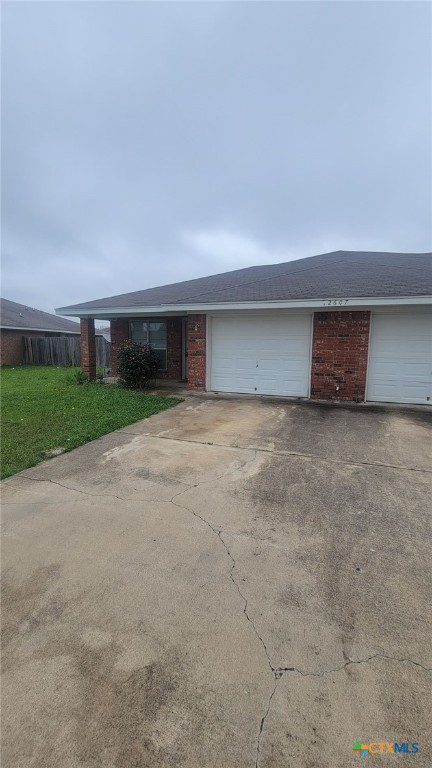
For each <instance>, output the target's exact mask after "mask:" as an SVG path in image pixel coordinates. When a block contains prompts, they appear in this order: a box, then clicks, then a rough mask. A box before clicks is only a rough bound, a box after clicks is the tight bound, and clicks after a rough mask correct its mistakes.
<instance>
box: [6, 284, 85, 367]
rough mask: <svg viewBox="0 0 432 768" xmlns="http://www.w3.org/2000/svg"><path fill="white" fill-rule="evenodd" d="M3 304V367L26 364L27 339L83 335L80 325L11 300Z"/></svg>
mask: <svg viewBox="0 0 432 768" xmlns="http://www.w3.org/2000/svg"><path fill="white" fill-rule="evenodd" d="M0 302H1V318H0V333H1V345H0V364H1V365H20V364H21V363H23V362H24V341H23V337H24V336H38V337H40V336H51V337H52V336H70V335H74V336H78V335H79V333H80V326H79V323H73V322H72V321H71V320H66V319H65V318H63V317H57V316H56V315H50V314H49V313H48V312H42V311H41V310H40V309H33V308H32V307H26V306H25V305H24V304H17V303H16V302H15V301H9V300H8V299H0Z"/></svg>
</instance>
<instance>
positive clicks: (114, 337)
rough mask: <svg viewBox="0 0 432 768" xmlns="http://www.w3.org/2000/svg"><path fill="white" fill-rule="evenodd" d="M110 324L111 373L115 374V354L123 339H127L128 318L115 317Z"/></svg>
mask: <svg viewBox="0 0 432 768" xmlns="http://www.w3.org/2000/svg"><path fill="white" fill-rule="evenodd" d="M110 326H111V373H112V375H113V376H116V375H117V354H118V351H119V348H120V346H121V345H122V343H123V342H124V341H127V340H128V339H129V320H128V318H127V317H115V318H113V319H112V320H111V321H110Z"/></svg>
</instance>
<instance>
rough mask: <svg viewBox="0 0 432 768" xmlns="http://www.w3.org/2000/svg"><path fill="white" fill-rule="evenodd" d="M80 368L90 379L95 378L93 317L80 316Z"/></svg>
mask: <svg viewBox="0 0 432 768" xmlns="http://www.w3.org/2000/svg"><path fill="white" fill-rule="evenodd" d="M80 325H81V368H82V369H83V371H84V373H85V375H86V376H87V378H88V379H90V381H94V380H95V378H96V337H95V322H94V318H93V317H82V318H81V323H80Z"/></svg>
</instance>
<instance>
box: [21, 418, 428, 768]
mask: <svg viewBox="0 0 432 768" xmlns="http://www.w3.org/2000/svg"><path fill="white" fill-rule="evenodd" d="M129 434H133V433H129ZM154 437H157V438H159V439H164V440H173V441H175V442H191V443H198V444H201V445H209V446H211V445H214V446H215V447H221V448H231V449H233V450H241V451H253V453H254V455H253V457H252V459H249V460H248V461H246V462H245V463H244V464H243V465H242V466H241V469H242V470H243V469H244V468H245V467H247V465H248V464H250V463H253V462H254V461H256V459H257V457H258V454H259V453H274V454H276V455H285V456H295V457H299V458H314V459H318V460H321V461H329V462H333V463H338V464H345V465H354V466H362V465H365V466H371V467H383V468H388V469H399V470H407V471H413V472H427V473H430V472H432V470H428V469H418V468H414V467H404V466H399V465H392V464H383V463H381V462H356V461H346V460H341V459H332V458H328V457H323V456H318V455H316V454H305V453H297V452H294V451H283V450H272V449H266V448H255V447H252V446H248V447H241V446H238V445H236V446H226V445H223V444H219V443H214V442H202V441H199V440H179V439H176V438H173V437H168V436H167V437H165V436H163V435H155V436H154ZM235 471H236V470H233V469H232V468H230V469H229V470H228V471H226V472H223V473H222V474H221V475H219V476H217V477H214V478H211V479H209V480H204V481H202V482H200V483H194V484H186V483H183V482H182V484H183V485H185V486H186V487H185V488H183V489H182V490H181V491H179V492H178V493H175V494H174V495H173V496H172V497H171V499H167V500H163V501H162V502H161V503H171V504H173V505H174V506H177V507H178V508H179V509H183V510H186V511H187V512H189V513H190V514H192V515H193V516H194V517H196V518H197V519H199V520H200V521H201V522H202V523H204V524H205V525H206V526H207V527H208V528H209V529H210V530H211V531H212V533H213V534H215V535H216V536H217V537H218V539H219V541H220V542H221V544H222V546H223V548H224V550H225V552H226V554H227V556H228V557H229V559H230V561H231V566H230V570H229V575H230V579H231V581H232V583H233V585H234V587H235V589H236V591H237V592H238V595H239V597H240V598H241V600H242V602H243V603H244V605H243V613H244V615H245V617H246V620H247V621H248V623H249V624H250V625H251V627H252V630H253V632H254V634H255V636H256V638H257V639H258V641H259V642H260V644H261V646H262V648H263V650H264V653H265V656H266V660H267V664H268V666H269V669H270V671H271V674H272V675H273V687H272V690H271V693H270V696H269V698H268V701H267V707H266V710H265V712H264V715H263V717H262V718H261V721H260V726H259V731H258V737H257V744H256V759H255V768H259V763H260V755H261V741H262V736H263V733H264V728H265V723H266V720H267V717H268V716H269V714H270V710H271V705H272V701H273V698H274V695H275V693H276V690H277V686H278V682H279V680H280V679H281V678H282V677H283V676H284V675H285V674H286V673H288V672H294V673H297V674H299V675H301V676H302V677H318V678H322V677H324V676H325V675H328V674H333V673H337V672H341V671H342V670H344V669H346V668H347V667H348V666H350V665H353V664H368V663H369V662H370V661H372V660H373V659H376V658H383V659H387V660H389V661H395V662H398V663H409V664H413V665H415V666H417V667H420V668H421V669H423V670H425V671H427V672H430V671H432V668H431V667H426V666H424V665H423V664H421V663H420V662H417V661H414V660H412V659H409V658H399V657H396V656H390V655H387V654H383V653H376V654H373V655H371V656H369V657H367V658H366V659H358V660H354V659H349V660H348V661H346V662H345V663H344V664H343V665H342V666H340V667H336V668H334V669H326V670H323V671H322V672H306V671H304V670H301V669H298V668H297V667H274V666H273V664H272V661H271V658H270V654H269V652H268V648H267V645H266V643H265V641H264V638H263V637H262V636H261V635H260V633H259V631H258V629H257V627H256V625H255V622H254V620H253V618H252V616H251V615H250V613H249V610H248V600H247V598H246V596H245V595H244V594H243V592H242V591H241V588H240V584H239V583H238V582H237V580H236V578H235V575H234V571H235V568H236V561H235V558H234V557H233V555H232V553H231V551H230V549H229V546H228V544H227V543H226V541H225V540H224V538H223V535H224V534H226V535H232V536H236V535H237V536H239V535H245V534H240V533H234V532H232V531H224V529H222V528H217V527H215V526H213V525H212V524H211V523H210V522H209V521H208V520H207V519H206V518H204V517H203V516H202V515H200V514H199V513H198V512H196V511H195V510H193V509H192V508H191V507H189V506H186V505H184V504H179V503H178V502H177V501H176V499H178V498H179V497H180V496H182V495H184V494H185V493H187V492H188V491H189V490H192V489H193V488H198V487H200V486H202V485H206V484H208V483H216V482H219V481H220V480H222V479H223V478H224V477H227V476H229V475H230V474H233V472H235ZM21 477H22V478H24V479H26V480H34V481H36V482H49V483H53V484H54V485H58V486H60V487H61V488H64V489H65V490H69V491H76V492H77V493H81V494H84V495H86V496H92V497H100V498H115V499H119V500H120V501H128V500H132V499H130V498H124V497H121V496H117V495H114V494H94V493H89V492H88V491H83V490H81V489H78V488H72V487H70V486H67V485H64V484H63V483H60V482H58V481H56V480H52V479H50V478H36V477H31V476H30V475H24V474H22V475H21ZM158 501H159V500H158ZM246 535H249V536H250V534H246ZM252 538H260V539H261V537H252ZM261 540H263V541H265V540H266V539H264V538H263V539H261Z"/></svg>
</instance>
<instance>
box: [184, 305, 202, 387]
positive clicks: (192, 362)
mask: <svg viewBox="0 0 432 768" xmlns="http://www.w3.org/2000/svg"><path fill="white" fill-rule="evenodd" d="M187 351H188V358H187V359H188V388H189V389H205V385H206V316H205V315H189V316H188V324H187Z"/></svg>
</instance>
